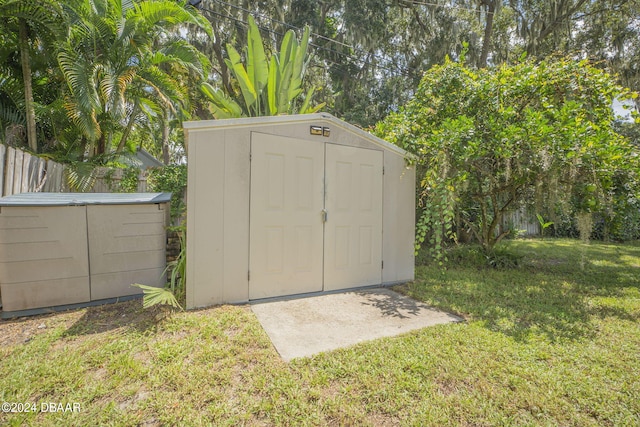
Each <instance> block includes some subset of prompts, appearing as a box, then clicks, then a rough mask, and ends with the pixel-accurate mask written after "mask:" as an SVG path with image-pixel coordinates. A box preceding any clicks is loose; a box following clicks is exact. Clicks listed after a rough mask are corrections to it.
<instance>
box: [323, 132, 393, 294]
mask: <svg viewBox="0 0 640 427" xmlns="http://www.w3.org/2000/svg"><path fill="white" fill-rule="evenodd" d="M325 170H326V176H325V180H326V186H325V209H326V211H327V218H326V223H325V242H324V290H325V291H330V290H336V289H345V288H350V287H355V286H365V285H375V284H380V283H382V151H375V150H367V149H362V148H355V147H347V146H342V145H333V144H327V147H326V160H325Z"/></svg>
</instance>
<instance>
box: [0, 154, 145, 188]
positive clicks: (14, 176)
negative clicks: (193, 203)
mask: <svg viewBox="0 0 640 427" xmlns="http://www.w3.org/2000/svg"><path fill="white" fill-rule="evenodd" d="M65 169H66V166H65V165H63V164H60V163H56V162H54V161H52V160H47V159H44V158H41V157H38V156H34V155H32V154H29V153H27V152H25V151H22V150H21V149H19V148H14V147H8V146H5V145H2V144H0V196H10V195H12V194H17V193H26V192H51V193H60V192H68V191H73V189H70V188H69V184H68V182H67V175H66V170H65ZM96 176H97V178H96V180H95V183H94V185H93V186H92V188H91V189H90V190H89V192H92V193H117V192H118V191H119V188H120V185H119V184H120V182H121V181H122V179H123V177H124V173H123V171H122V170H120V169H115V170H110V169H108V168H100V169H98V170H97V171H96ZM146 190H147V174H146V172H145V171H141V172H140V173H139V174H138V188H137V191H138V192H145V191H146Z"/></svg>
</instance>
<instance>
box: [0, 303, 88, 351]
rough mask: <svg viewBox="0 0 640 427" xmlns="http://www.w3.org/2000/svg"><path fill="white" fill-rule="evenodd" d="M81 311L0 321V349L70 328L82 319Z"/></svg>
mask: <svg viewBox="0 0 640 427" xmlns="http://www.w3.org/2000/svg"><path fill="white" fill-rule="evenodd" d="M82 311H83V310H73V311H65V312H61V313H52V314H41V315H37V316H29V317H18V318H17V319H7V320H0V347H8V346H13V345H16V344H23V343H26V342H29V341H31V340H32V339H33V338H35V337H36V336H38V335H41V334H44V333H47V332H49V331H51V330H52V329H55V328H58V327H60V326H63V327H65V328H70V327H71V326H72V325H73V324H74V323H76V322H77V321H78V319H80V318H81V317H82Z"/></svg>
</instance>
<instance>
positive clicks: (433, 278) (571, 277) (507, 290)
mask: <svg viewBox="0 0 640 427" xmlns="http://www.w3.org/2000/svg"><path fill="white" fill-rule="evenodd" d="M560 243H561V244H560V245H558V248H553V243H550V242H548V241H546V242H545V246H546V248H543V249H540V245H539V244H536V243H534V244H529V245H528V244H527V243H526V242H524V243H522V242H521V243H518V249H520V250H522V249H525V250H526V251H527V258H529V259H531V258H532V257H533V259H535V260H537V261H540V262H537V263H535V264H525V265H524V266H521V267H520V268H515V269H505V270H491V269H486V268H478V266H477V265H465V264H464V263H463V264H459V265H456V266H453V267H451V268H449V269H448V270H442V269H440V268H437V267H419V268H418V269H417V274H416V281H415V282H413V283H411V284H408V285H405V286H403V287H401V288H400V289H399V290H400V291H403V292H405V293H407V294H408V295H410V296H412V297H415V298H417V299H419V300H422V301H425V302H426V303H427V304H429V305H433V306H435V307H438V308H441V309H443V310H446V311H450V312H453V313H456V314H459V315H461V316H462V317H465V318H466V319H468V320H475V321H480V322H483V323H484V325H485V326H486V327H487V328H488V329H490V330H493V331H497V332H501V333H504V334H506V335H509V336H512V337H513V338H514V339H516V340H521V341H527V340H530V339H532V338H534V337H536V336H544V337H545V338H546V339H548V340H550V341H558V340H577V339H581V338H585V337H586V338H588V337H591V336H593V335H595V334H596V333H597V331H598V325H597V323H598V320H599V319H604V318H609V317H614V318H617V319H620V320H626V321H631V322H638V321H640V310H638V309H637V308H635V309H634V308H630V307H629V304H626V303H625V298H627V297H628V296H629V295H631V297H632V298H637V296H638V295H639V293H638V289H640V269H639V268H638V267H636V265H637V264H636V262H638V261H640V251H639V250H638V248H637V247H633V246H620V245H618V246H616V245H602V247H600V246H597V245H591V246H590V247H588V248H587V249H586V250H584V254H585V256H584V257H583V253H581V251H582V250H583V249H582V248H578V247H577V245H574V246H569V247H567V246H566V244H565V243H566V242H560ZM558 259H562V260H563V262H561V263H558V262H557V260H558ZM547 260H549V261H551V262H547ZM580 260H583V261H584V263H583V265H584V269H581V267H580ZM634 295H635V296H634Z"/></svg>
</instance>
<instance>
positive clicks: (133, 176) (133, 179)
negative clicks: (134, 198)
mask: <svg viewBox="0 0 640 427" xmlns="http://www.w3.org/2000/svg"><path fill="white" fill-rule="evenodd" d="M139 176H140V169H139V168H138V167H136V166H130V167H128V168H126V169H124V170H123V171H122V178H121V179H120V185H119V191H121V192H123V193H135V192H137V191H138V177H139Z"/></svg>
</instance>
